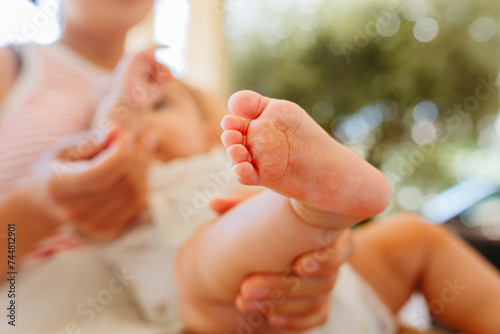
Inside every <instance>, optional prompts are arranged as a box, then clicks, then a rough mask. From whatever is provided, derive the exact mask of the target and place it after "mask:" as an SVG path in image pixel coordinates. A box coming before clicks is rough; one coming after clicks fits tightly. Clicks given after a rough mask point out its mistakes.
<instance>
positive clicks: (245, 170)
mask: <svg viewBox="0 0 500 334" xmlns="http://www.w3.org/2000/svg"><path fill="white" fill-rule="evenodd" d="M233 171H234V174H235V175H236V177H237V179H238V181H239V182H240V183H241V184H244V185H247V186H251V185H258V184H259V176H258V174H257V171H256V170H255V167H254V166H253V165H252V164H251V163H250V162H248V161H243V162H240V163H238V164H236V165H234V166H233Z"/></svg>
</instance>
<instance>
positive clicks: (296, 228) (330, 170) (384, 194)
mask: <svg viewBox="0 0 500 334" xmlns="http://www.w3.org/2000/svg"><path fill="white" fill-rule="evenodd" d="M230 108H231V111H232V112H233V114H234V115H232V116H227V117H226V118H225V119H224V121H223V128H224V129H225V133H224V135H223V142H224V144H225V145H226V147H228V155H229V157H230V159H231V161H232V162H233V164H234V170H235V173H236V175H237V177H238V178H239V180H240V182H242V183H244V184H248V185H260V186H265V187H267V188H269V189H271V190H272V191H266V192H263V193H261V194H259V195H257V196H255V197H253V198H251V199H250V200H248V201H246V202H244V203H242V204H241V205H239V206H237V207H236V208H234V209H232V210H230V211H229V212H228V213H226V214H225V215H223V216H222V217H220V219H218V220H217V221H216V222H213V223H210V224H207V225H206V226H204V227H203V228H202V229H201V230H200V231H198V233H197V234H196V235H195V237H194V238H192V239H191V240H190V242H189V243H188V244H187V245H185V247H184V248H183V250H182V252H181V254H180V257H179V259H178V274H179V278H180V279H179V284H180V286H181V290H182V295H183V298H182V301H181V312H182V313H183V314H184V319H185V320H186V322H187V323H188V328H189V329H190V330H193V331H195V332H207V328H210V329H211V331H212V332H224V331H225V330H230V329H235V330H236V329H237V328H238V326H241V324H242V322H241V321H242V320H241V317H240V316H239V315H238V313H237V312H235V311H234V308H231V304H232V303H233V302H234V299H235V297H236V295H237V294H238V289H239V286H240V283H241V281H242V279H243V278H244V277H245V276H246V275H248V274H249V273H254V272H284V271H286V270H287V268H289V267H290V266H291V264H292V262H293V260H294V259H295V258H296V257H297V256H298V255H300V254H303V253H305V252H307V251H311V250H314V249H316V248H322V247H325V246H327V245H330V244H332V243H333V242H335V240H336V239H337V238H338V236H339V235H340V234H341V233H342V232H343V230H344V229H345V228H346V227H348V226H350V225H352V224H354V223H356V222H359V221H360V220H363V219H365V218H368V217H369V216H371V215H374V214H377V213H378V212H380V211H381V210H383V209H384V208H385V206H386V205H387V203H388V200H389V196H390V195H389V193H390V191H389V187H388V185H387V182H386V181H385V179H384V178H383V176H381V174H380V173H379V172H378V171H377V170H376V169H375V168H373V167H372V166H370V165H369V164H368V163H366V162H365V161H363V160H362V159H361V158H360V157H359V156H357V155H356V154H354V153H353V152H352V151H350V150H348V149H346V148H344V147H343V146H342V145H340V144H338V143H337V142H336V141H334V140H333V139H332V138H331V137H330V136H329V135H328V134H327V133H326V132H324V131H323V129H321V127H319V126H318V125H317V124H316V123H315V122H314V121H313V120H312V119H311V118H310V117H309V116H308V115H307V113H306V112H305V111H304V110H303V109H301V108H300V107H299V106H297V105H295V104H293V103H290V102H287V101H276V100H270V99H267V98H264V97H262V96H260V95H258V94H256V93H253V92H240V93H237V94H236V95H235V96H233V98H232V100H231V102H230ZM236 115H237V116H236ZM291 198H292V200H291ZM296 283H297V284H300V280H299V281H297V282H296ZM269 297H272V296H269ZM264 311H265V312H267V313H272V303H271V305H269V304H268V307H267V309H266V310H264ZM221 319H224V321H222V320H221ZM254 330H256V331H257V332H259V333H260V332H266V330H267V327H266V325H265V324H261V325H260V326H259V328H254ZM208 332H210V331H208ZM273 332H275V331H273Z"/></svg>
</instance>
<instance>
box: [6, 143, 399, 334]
mask: <svg viewBox="0 0 500 334" xmlns="http://www.w3.org/2000/svg"><path fill="white" fill-rule="evenodd" d="M150 181H151V182H150V183H151V195H150V214H151V216H148V215H145V216H144V217H142V219H143V220H144V221H145V222H146V223H143V224H142V225H140V226H139V227H138V228H137V229H136V230H135V231H133V233H129V234H128V235H126V236H124V237H123V238H121V239H119V240H117V241H116V242H113V243H112V244H109V245H106V246H102V247H99V248H98V249H97V252H95V250H92V249H90V248H88V249H77V250H73V251H68V252H65V253H62V254H58V255H56V256H55V257H54V258H52V259H50V260H49V261H47V262H45V263H40V264H38V265H32V266H31V268H28V269H27V270H26V271H24V272H23V275H22V276H21V277H20V278H19V285H18V289H19V291H20V295H19V303H18V305H20V306H19V320H18V327H17V328H16V329H12V328H8V326H6V325H5V321H4V322H2V323H0V332H1V333H6V334H7V333H23V334H24V333H26V334H31V333H43V334H45V333H47V334H50V333H52V334H56V333H57V334H59V333H65V329H64V326H68V324H72V323H74V324H77V325H76V326H78V329H80V330H81V332H79V333H80V334H86V333H89V334H90V333H91V334H101V333H102V334H113V333H120V334H128V333H130V334H132V333H133V334H143V333H144V334H148V333H157V332H155V330H156V331H158V330H159V329H162V330H163V331H162V332H165V333H174V332H180V330H181V328H182V323H181V321H180V319H179V316H178V314H177V312H176V305H177V287H176V283H175V279H174V274H173V267H174V260H175V256H176V252H177V250H178V249H179V247H180V246H181V245H182V244H183V243H184V242H185V241H186V240H187V239H188V238H189V237H190V236H191V235H192V233H194V231H195V230H196V229H197V228H198V227H199V226H200V225H201V224H202V223H204V222H206V221H207V220H209V219H211V218H213V217H214V214H213V213H211V212H210V210H209V207H208V201H209V199H211V198H213V197H215V196H218V195H222V194H224V193H227V192H228V191H230V190H231V189H235V188H236V187H239V185H238V183H237V182H236V180H235V179H234V178H233V177H232V176H231V169H230V165H229V164H228V163H227V157H226V155H225V152H224V151H223V150H219V149H218V150H214V151H212V152H210V153H207V154H202V155H197V156H194V157H191V158H188V159H178V160H176V161H173V162H172V163H169V164H158V165H156V166H154V167H153V168H152V170H151V175H150ZM152 218H153V219H152ZM148 221H149V222H151V221H154V226H153V225H152V224H148V223H147V222H148ZM103 258H104V259H105V262H107V263H108V264H109V263H110V264H111V265H112V266H111V267H112V268H114V269H111V270H110V269H108V268H109V267H108V268H107V267H106V266H105V265H104V264H103V262H102V261H101V260H102V259H103ZM120 287H124V289H122V290H120V289H119V288H120ZM3 288H4V289H2V290H1V291H0V302H2V298H4V296H6V291H5V288H6V287H5V286H4V287H3ZM112 290H113V291H112ZM115 291H116V292H115ZM123 291H128V294H127V293H123ZM110 296H111V297H110ZM129 297H131V298H129ZM88 298H91V299H90V300H89V299H88ZM92 298H95V300H96V301H97V304H98V305H97V307H96V308H98V311H92V310H95V309H93V308H91V306H90V305H91V304H90V303H91V301H92ZM2 303H3V304H2V305H4V304H5V303H4V302H2ZM104 304H106V305H104ZM136 306H138V307H139V309H140V310H139V311H140V312H137V311H138V310H137V309H136V308H135V307H136ZM330 309H331V315H330V318H329V321H328V323H326V324H325V325H324V326H322V327H321V328H317V329H315V330H312V331H309V332H308V334H335V333H339V334H345V333H349V334H358V333H359V334H393V333H395V329H396V326H395V322H394V320H393V318H392V316H391V313H390V311H389V310H388V309H387V308H386V306H385V305H384V304H383V303H382V302H381V301H380V300H379V299H378V297H377V296H376V295H375V293H374V292H373V291H372V290H371V289H370V287H369V286H368V285H367V284H366V283H365V282H364V281H363V280H362V279H361V278H360V277H359V276H358V275H357V274H356V272H355V271H354V270H353V269H352V268H351V267H350V266H349V265H344V266H343V267H342V268H341V269H340V271H339V276H338V279H337V284H336V286H335V290H334V293H333V297H332V307H331V308H330ZM140 313H141V314H142V317H141V316H139V314H140ZM56 314H57V318H55V317H54V315H56ZM93 314H94V315H95V319H94V318H93ZM144 317H145V318H148V319H150V320H153V322H151V321H149V322H148V321H145V320H143V318H144ZM154 322H156V323H158V325H154ZM2 326H4V327H2ZM16 330H17V331H16ZM51 331H52V332H51Z"/></svg>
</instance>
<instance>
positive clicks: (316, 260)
mask: <svg viewBox="0 0 500 334" xmlns="http://www.w3.org/2000/svg"><path fill="white" fill-rule="evenodd" d="M353 251H354V239H353V236H352V232H351V231H350V230H346V231H345V232H344V233H343V234H342V235H341V236H340V238H339V239H338V240H337V241H336V242H335V243H334V244H333V245H330V246H328V247H323V248H318V249H316V250H315V251H313V252H310V253H307V254H305V255H303V256H301V257H299V258H298V259H296V261H295V262H294V265H293V270H294V271H295V272H296V273H297V274H298V275H299V276H328V275H333V274H335V273H336V272H337V270H338V268H339V267H340V266H341V265H342V264H343V263H345V262H346V261H347V260H348V259H349V257H350V256H351V255H352V253H353Z"/></svg>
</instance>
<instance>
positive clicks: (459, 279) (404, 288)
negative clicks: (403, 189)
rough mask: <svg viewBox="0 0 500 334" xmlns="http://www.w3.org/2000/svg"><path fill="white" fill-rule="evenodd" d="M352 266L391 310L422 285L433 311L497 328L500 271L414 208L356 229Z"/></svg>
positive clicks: (454, 323) (465, 324) (475, 327)
mask: <svg viewBox="0 0 500 334" xmlns="http://www.w3.org/2000/svg"><path fill="white" fill-rule="evenodd" d="M355 241H356V250H355V252H354V255H353V256H352V257H351V260H350V262H351V264H352V266H353V267H354V269H355V270H356V271H357V272H358V273H359V274H361V276H363V278H364V279H365V281H367V283H368V284H370V286H371V287H372V288H373V289H374V290H375V292H377V294H378V295H379V297H380V298H381V299H382V301H384V302H385V303H386V304H387V306H389V308H390V309H391V310H392V311H393V312H394V313H397V312H398V310H399V309H400V308H401V307H402V306H403V305H404V304H405V303H406V301H407V300H408V298H409V297H410V295H411V294H412V293H413V292H414V291H421V292H422V293H423V294H424V296H425V298H426V299H427V302H428V304H429V309H430V310H431V312H432V313H433V316H435V317H437V318H438V319H439V320H440V321H442V322H444V323H446V324H448V325H449V326H451V327H453V328H454V329H457V330H460V332H465V333H500V319H499V317H498V311H499V310H500V274H499V272H498V270H496V269H495V268H493V266H491V264H489V263H488V262H487V261H486V260H485V259H484V258H482V257H481V256H480V255H479V254H478V253H477V252H476V251H474V250H473V249H472V248H471V247H470V246H469V245H467V244H466V243H464V242H463V241H462V240H460V239H459V238H457V237H456V236H455V235H453V234H452V233H450V232H449V231H447V230H446V229H444V228H442V227H438V226H433V225H430V224H429V223H427V222H426V221H425V220H424V219H422V218H421V217H419V216H417V215H415V214H409V213H399V214H395V215H392V216H389V217H386V218H384V219H382V221H380V222H378V223H374V224H371V225H369V226H367V227H366V228H363V229H361V230H360V231H359V233H358V234H357V235H355Z"/></svg>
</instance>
